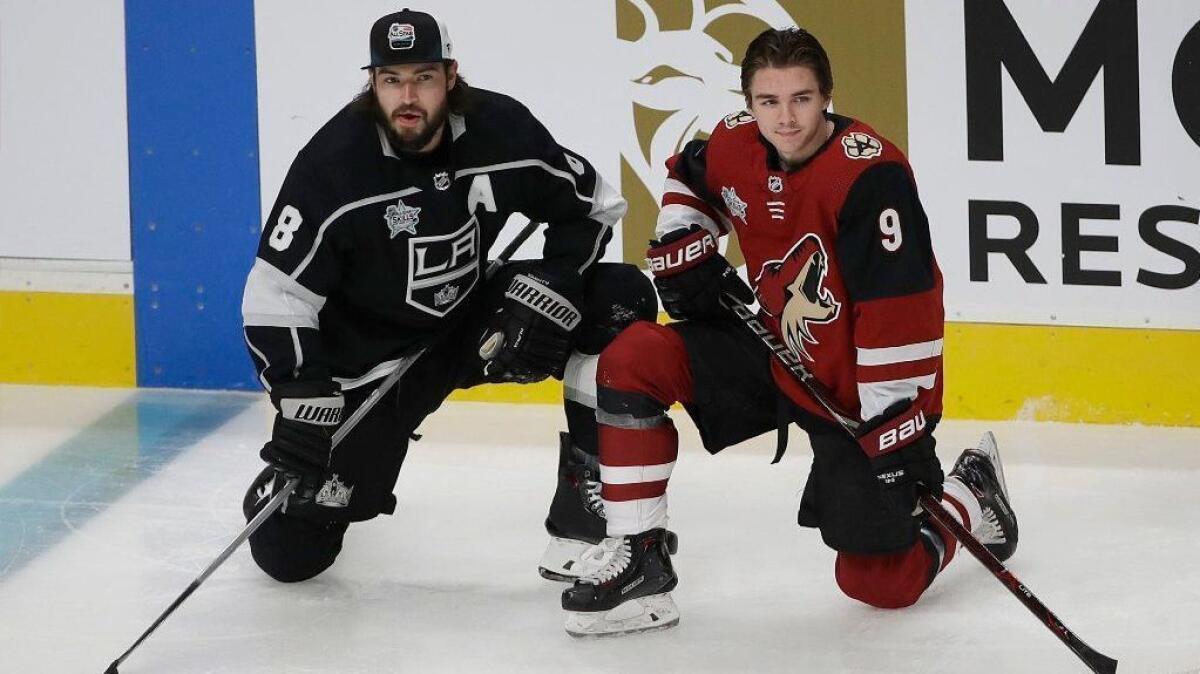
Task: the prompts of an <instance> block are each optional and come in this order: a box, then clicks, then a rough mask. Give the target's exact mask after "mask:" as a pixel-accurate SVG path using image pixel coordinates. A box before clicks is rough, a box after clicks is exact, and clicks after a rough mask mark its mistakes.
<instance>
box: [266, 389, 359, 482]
mask: <svg viewBox="0 0 1200 674" xmlns="http://www.w3.org/2000/svg"><path fill="white" fill-rule="evenodd" d="M271 402H272V403H274V405H275V409H276V410H277V412H276V414H275V426H274V428H273V430H272V432H271V440H270V441H269V442H267V444H265V445H263V448H262V451H261V452H259V456H261V457H262V458H263V460H264V461H266V462H267V463H270V464H271V465H272V466H273V467H274V468H275V470H277V471H279V472H281V473H284V474H285V475H294V476H297V477H299V478H300V479H301V484H302V485H304V486H306V487H310V488H311V487H314V486H317V485H320V483H321V479H322V477H323V475H324V472H325V469H326V467H327V466H328V465H329V456H330V452H331V451H332V448H333V432H334V431H335V430H337V427H338V425H339V424H340V423H341V422H342V408H343V405H344V402H343V400H342V392H341V390H340V387H339V386H338V385H337V384H335V383H334V382H332V381H315V382H312V381H310V382H285V383H280V384H276V385H275V386H274V387H273V388H272V389H271Z"/></svg>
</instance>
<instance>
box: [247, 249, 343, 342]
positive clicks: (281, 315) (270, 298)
mask: <svg viewBox="0 0 1200 674" xmlns="http://www.w3.org/2000/svg"><path fill="white" fill-rule="evenodd" d="M323 306H325V298H324V297H321V296H320V295H318V294H316V293H314V292H313V291H311V290H309V289H308V288H305V287H304V286H302V285H300V283H299V282H298V281H296V280H295V279H294V278H292V277H291V276H288V275H287V274H285V273H283V272H282V271H280V270H279V269H276V268H275V267H274V266H273V265H272V264H271V263H269V262H267V261H266V260H263V259H262V258H255V259H254V266H253V267H251V268H250V275H249V278H247V279H246V290H245V292H244V294H243V295H242V320H243V322H244V323H245V325H246V326H270V327H276V328H314V329H315V328H317V314H318V313H320V311H321V307H323Z"/></svg>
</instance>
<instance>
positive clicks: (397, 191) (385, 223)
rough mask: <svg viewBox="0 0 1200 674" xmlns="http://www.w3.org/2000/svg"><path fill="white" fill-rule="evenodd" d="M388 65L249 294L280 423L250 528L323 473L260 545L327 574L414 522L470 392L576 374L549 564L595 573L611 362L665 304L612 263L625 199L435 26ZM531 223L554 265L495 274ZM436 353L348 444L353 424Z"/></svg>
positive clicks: (381, 56)
mask: <svg viewBox="0 0 1200 674" xmlns="http://www.w3.org/2000/svg"><path fill="white" fill-rule="evenodd" d="M370 55H371V61H370V63H369V64H368V65H367V66H366V67H365V69H366V70H367V71H368V73H369V84H368V86H367V87H366V88H365V89H364V91H363V92H362V93H361V94H360V95H359V96H358V97H356V98H355V99H354V100H353V101H352V102H351V103H349V104H348V105H347V106H346V107H344V108H343V109H342V110H341V111H340V112H338V113H337V114H336V115H335V116H334V117H333V118H332V119H331V120H329V122H327V123H326V124H325V125H324V126H323V127H322V128H321V129H320V130H319V131H318V132H317V133H316V135H315V136H313V138H312V140H311V141H309V143H308V144H307V145H306V146H305V147H304V148H303V149H302V150H300V152H299V154H298V155H297V156H296V159H295V161H294V162H293V163H292V166H291V168H290V170H289V171H288V174H287V177H286V178H285V180H284V183H283V186H282V188H281V189H280V192H279V196H278V198H277V200H276V202H275V206H274V208H273V209H272V210H271V214H270V216H269V218H268V221H267V223H266V226H265V228H264V231H263V236H262V240H261V242H260V245H259V249H258V257H257V259H256V260H255V263H254V267H253V269H252V270H251V272H250V275H249V278H248V279H247V282H246V289H245V295H244V298H243V306H242V310H243V316H244V321H245V336H246V342H247V345H248V347H249V350H250V354H251V356H252V358H253V361H254V364H255V366H256V369H257V372H258V376H259V380H260V381H261V383H262V385H263V386H264V388H266V390H267V391H268V392H269V393H270V396H271V401H272V403H273V404H274V405H275V408H276V410H277V414H276V417H275V422H274V428H273V431H272V436H271V440H270V441H269V442H267V443H266V445H265V446H264V447H263V449H262V452H261V456H262V458H263V459H264V460H266V461H267V463H268V464H269V465H268V466H267V467H266V468H265V469H264V470H263V471H262V473H261V474H260V475H259V476H258V478H257V479H256V480H255V481H254V483H253V484H252V485H251V487H250V490H249V491H248V492H247V494H246V498H245V502H244V510H245V514H246V516H247V518H250V517H252V516H253V515H254V514H255V513H256V512H258V510H259V509H261V508H262V506H263V505H264V504H265V503H266V502H267V500H268V498H267V497H268V495H269V494H270V493H271V492H272V490H273V489H274V488H276V487H277V486H279V485H280V484H281V480H282V479H283V476H299V477H300V478H301V485H300V487H299V488H298V489H297V490H296V492H294V493H293V495H292V496H291V497H290V498H289V500H288V502H287V503H286V505H285V506H284V508H283V510H281V511H280V512H277V513H275V514H274V515H272V516H271V517H270V518H269V519H268V520H267V521H266V522H265V523H264V524H263V526H262V527H261V528H259V529H258V530H257V531H256V532H255V534H254V535H253V536H251V537H250V546H251V551H252V553H253V556H254V559H255V561H256V562H257V563H258V565H259V566H260V567H261V568H262V569H263V570H264V571H265V572H266V573H268V574H269V575H270V576H271V577H273V578H275V579H277V580H280V581H288V582H291V581H301V580H305V579H308V578H311V577H313V576H315V575H317V574H319V573H321V572H322V571H323V570H325V569H326V568H328V567H329V565H330V564H332V563H333V562H334V560H335V558H336V557H337V555H338V553H339V552H340V550H341V547H342V539H343V536H344V535H345V532H346V531H347V528H348V526H349V524H350V523H351V522H357V521H362V520H367V519H371V518H373V517H375V516H376V515H379V514H381V513H391V512H392V511H393V510H394V508H395V504H396V500H395V497H394V496H393V495H392V489H393V488H394V486H395V483H396V479H397V477H398V475H399V471H400V467H401V465H402V463H403V461H404V457H405V453H406V452H407V449H408V444H409V441H410V438H412V437H413V433H414V432H415V431H416V429H417V427H418V426H419V425H420V423H421V421H422V420H423V419H424V418H425V417H426V416H427V415H428V414H430V413H431V412H433V411H434V410H436V409H437V408H438V406H439V405H441V403H442V401H443V400H444V399H445V398H446V396H447V395H449V393H450V392H451V391H453V390H455V389H459V388H467V387H471V386H475V385H477V384H481V383H485V382H517V383H528V382H536V381H540V380H542V379H545V378H547V377H555V378H559V379H562V380H563V382H564V389H565V391H566V398H567V399H566V401H565V403H564V404H565V406H566V414H567V427H568V430H569V433H567V434H564V435H563V438H562V443H561V451H560V454H561V457H560V467H559V486H558V493H557V494H556V495H555V498H554V499H553V502H552V506H551V508H550V514H549V516H548V518H547V520H546V528H547V531H548V532H549V533H550V534H551V536H552V540H551V544H550V546H549V547H548V548H547V552H546V556H545V558H544V559H543V563H542V573H543V575H546V576H548V577H557V578H571V577H574V576H578V575H579V574H580V568H579V567H580V561H579V555H580V553H581V552H583V551H584V550H586V549H587V548H588V547H589V545H590V544H591V543H595V542H598V541H599V540H600V539H601V538H602V537H603V536H604V525H603V513H602V510H600V509H598V508H596V507H595V506H596V504H597V503H598V498H597V497H595V494H596V493H598V489H599V485H598V480H599V477H598V475H597V474H596V470H595V465H596V463H595V455H596V426H595V417H594V408H595V380H594V373H595V359H596V354H599V353H600V351H601V350H602V349H603V347H604V346H605V345H606V344H607V343H608V342H609V341H611V339H612V338H613V337H614V336H615V335H616V334H617V332H619V331H620V330H621V329H622V328H623V327H624V326H625V325H628V324H629V323H631V322H633V321H635V320H638V319H642V320H653V319H654V316H655V310H656V307H657V303H656V300H655V297H654V291H653V288H652V286H651V285H650V284H649V282H648V281H647V280H646V278H645V277H644V276H643V275H642V274H641V273H640V272H639V271H638V270H637V269H636V268H635V267H633V266H630V265H623V264H603V263H598V262H597V260H598V259H599V258H600V256H601V254H602V253H603V251H604V248H605V245H606V243H607V242H608V240H609V238H610V235H611V228H612V226H613V224H614V223H615V222H616V221H617V220H618V219H619V218H620V217H621V216H622V215H623V214H624V212H625V202H624V200H623V199H622V198H621V197H620V195H619V194H618V193H617V192H616V191H615V190H613V189H612V187H610V186H609V185H608V184H607V183H605V182H604V180H603V179H602V178H601V177H600V176H599V175H597V173H596V171H595V169H594V168H593V167H592V166H591V164H590V163H588V161H587V160H586V159H584V158H583V157H580V156H579V155H576V154H574V153H573V152H571V151H570V150H567V149H564V148H563V147H562V146H560V145H559V144H558V143H557V142H555V140H554V138H553V137H552V136H551V135H550V133H549V132H548V131H547V130H546V129H545V128H544V127H543V126H542V124H541V123H540V122H538V120H537V119H536V118H535V117H534V116H533V115H532V114H531V113H530V112H529V110H527V109H526V108H525V107H524V106H523V105H521V104H520V103H519V102H517V101H515V100H513V99H512V98H509V97H507V96H504V95H502V94H498V93H493V92H490V91H485V90H483V89H478V88H469V87H468V86H467V84H466V81H465V80H464V79H463V77H462V75H461V74H460V73H459V72H458V63H457V62H456V61H455V60H453V58H452V54H451V42H450V38H449V35H448V34H447V32H446V28H445V26H444V25H442V24H441V23H440V22H439V21H437V20H436V19H435V18H434V17H432V16H430V15H429V14H425V13H422V12H415V11H409V10H404V11H401V12H396V13H394V14H389V15H387V16H384V17H382V18H381V19H379V20H378V21H376V22H375V24H374V26H373V27H372V28H371V32H370ZM514 213H520V214H523V215H525V216H528V217H529V218H530V219H531V220H534V221H538V222H545V223H546V225H547V226H546V229H545V246H544V248H543V251H542V257H541V259H539V260H530V261H521V262H514V263H511V264H506V265H504V267H503V268H502V269H501V270H500V272H499V273H497V274H496V275H495V276H494V277H492V278H491V279H487V278H485V277H484V274H483V268H484V266H485V265H486V262H487V260H486V256H487V251H488V250H489V248H490V246H491V245H492V243H493V242H494V241H495V240H496V238H497V235H498V234H499V233H500V230H501V228H502V227H503V226H504V225H505V222H506V221H507V220H508V219H509V216H510V215H512V214H514ZM496 335H499V336H498V337H497V336H496ZM484 345H486V346H487V347H488V348H487V349H484V350H483V351H484V353H485V354H486V355H488V356H489V360H487V361H485V360H483V358H482V357H481V356H480V355H479V354H480V352H481V346H484ZM422 346H428V350H427V351H426V352H425V353H424V355H423V356H422V357H421V358H420V359H418V360H417V361H416V363H415V364H414V365H413V366H412V367H411V369H410V370H408V371H407V372H406V373H405V375H404V376H403V377H402V378H401V380H400V382H399V384H398V385H397V386H396V387H395V388H393V389H392V390H391V391H390V392H389V393H388V394H387V395H386V396H385V397H384V398H383V399H382V400H381V401H380V402H379V404H378V405H376V406H375V407H374V408H372V409H371V410H370V411H369V412H368V413H367V415H366V416H365V417H363V419H362V420H361V422H360V423H359V424H358V425H357V426H355V427H354V428H353V430H352V431H351V432H350V433H349V434H347V435H346V437H345V438H344V440H342V441H341V442H340V444H338V445H337V447H336V450H333V449H332V447H331V445H332V443H331V438H332V436H333V433H334V431H335V430H336V429H337V428H338V426H339V425H340V424H341V423H342V422H343V420H345V419H347V418H348V417H349V416H350V415H351V414H352V412H353V411H354V410H355V409H356V408H357V407H358V406H359V405H361V404H362V403H363V401H364V400H365V399H366V398H367V396H368V395H369V394H370V393H371V391H373V390H374V389H375V387H376V386H378V385H379V383H380V382H381V381H382V380H383V379H384V378H385V377H386V376H387V375H388V374H389V373H390V372H391V371H392V370H393V369H394V368H395V366H396V364H397V363H398V362H399V361H400V359H401V358H403V357H405V356H406V355H408V354H411V353H413V352H414V351H415V350H416V349H418V348H420V347H422Z"/></svg>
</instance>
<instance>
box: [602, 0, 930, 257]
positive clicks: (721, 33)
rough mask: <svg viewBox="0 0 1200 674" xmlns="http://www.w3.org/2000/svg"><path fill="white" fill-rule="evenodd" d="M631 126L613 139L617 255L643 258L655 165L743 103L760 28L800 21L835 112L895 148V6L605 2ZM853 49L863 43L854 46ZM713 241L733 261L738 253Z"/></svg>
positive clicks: (901, 78) (654, 196) (813, 0)
mask: <svg viewBox="0 0 1200 674" xmlns="http://www.w3.org/2000/svg"><path fill="white" fill-rule="evenodd" d="M614 2H615V3H616V19H617V39H618V42H617V45H618V47H619V55H618V58H619V62H620V63H621V67H622V68H623V69H624V72H625V73H626V77H627V80H626V81H627V85H626V92H627V98H628V100H629V101H630V108H631V121H632V125H631V126H632V128H629V127H626V128H627V129H628V130H627V131H625V132H624V139H623V140H622V142H621V148H620V152H621V192H622V194H623V195H624V196H625V199H626V200H627V201H628V202H629V212H628V213H627V214H626V216H625V218H624V220H623V224H622V240H623V251H622V252H623V258H624V259H625V260H626V261H629V262H640V261H642V260H643V259H644V253H645V250H646V241H647V240H649V239H650V238H652V237H653V234H654V223H655V220H656V218H657V216H658V204H659V200H660V198H661V197H662V188H663V183H664V182H665V180H666V176H667V171H666V167H665V166H664V162H665V161H666V160H667V158H668V157H670V156H672V155H674V154H676V153H678V152H679V151H680V150H681V149H682V148H683V146H684V145H685V144H686V143H687V142H688V141H690V140H692V139H694V138H707V137H708V132H709V131H711V130H712V128H713V127H714V126H716V124H717V122H719V121H720V120H721V118H723V117H724V116H725V115H728V114H730V113H732V112H737V111H738V110H742V109H743V108H744V107H745V100H744V99H743V97H742V93H741V64H742V57H743V55H744V54H745V50H746V46H747V45H748V44H749V43H750V40H752V39H753V38H754V37H755V36H756V35H758V34H759V33H761V32H762V31H764V30H766V29H767V28H771V27H776V28H783V27H786V26H795V25H800V26H804V27H806V28H808V29H810V30H812V31H813V32H814V33H815V34H816V35H817V37H818V38H819V39H820V40H821V41H822V44H823V45H824V46H825V49H826V50H827V51H828V52H829V55H830V59H831V60H832V61H833V64H834V75H835V85H836V89H835V91H836V92H837V93H836V96H837V101H838V109H839V110H840V111H843V112H846V113H847V114H850V115H856V116H857V115H861V116H863V118H864V119H867V120H868V121H870V122H871V123H872V126H874V127H875V128H876V129H877V130H879V131H880V133H882V134H884V135H885V136H887V137H888V138H889V139H890V140H892V141H893V142H897V143H898V144H899V145H900V146H901V147H902V148H903V147H904V146H905V143H904V140H905V138H906V137H907V94H906V85H905V71H904V69H905V65H904V0H614ZM863 45H870V48H869V49H868V48H864V46H863ZM726 241H727V237H722V249H723V250H724V252H725V253H726V255H727V256H729V258H730V261H731V262H732V263H733V264H734V265H735V266H737V265H740V264H742V256H741V252H740V251H739V250H738V249H737V246H736V245H734V244H731V243H730V244H728V248H726Z"/></svg>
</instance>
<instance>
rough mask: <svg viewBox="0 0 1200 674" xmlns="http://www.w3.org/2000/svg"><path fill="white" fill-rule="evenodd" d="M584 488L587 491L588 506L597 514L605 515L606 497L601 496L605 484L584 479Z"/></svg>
mask: <svg viewBox="0 0 1200 674" xmlns="http://www.w3.org/2000/svg"><path fill="white" fill-rule="evenodd" d="M583 489H584V491H585V492H586V493H587V507H588V510H591V511H592V512H593V513H595V514H596V515H599V516H600V517H604V499H603V498H601V497H600V490H601V489H603V485H602V484H600V483H599V482H596V481H593V480H586V479H585V480H584V481H583Z"/></svg>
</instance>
